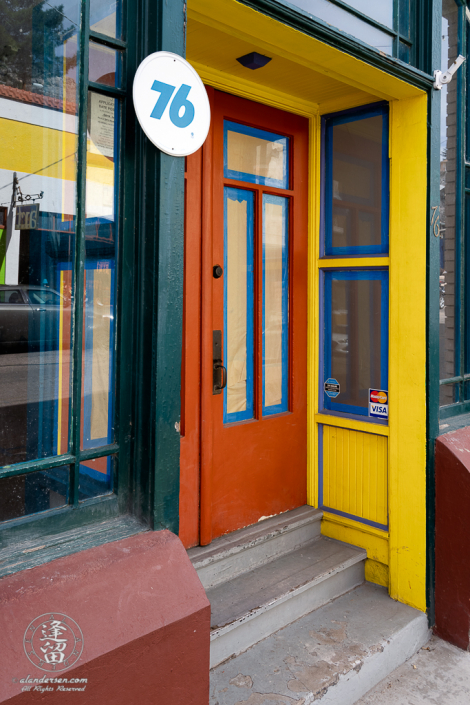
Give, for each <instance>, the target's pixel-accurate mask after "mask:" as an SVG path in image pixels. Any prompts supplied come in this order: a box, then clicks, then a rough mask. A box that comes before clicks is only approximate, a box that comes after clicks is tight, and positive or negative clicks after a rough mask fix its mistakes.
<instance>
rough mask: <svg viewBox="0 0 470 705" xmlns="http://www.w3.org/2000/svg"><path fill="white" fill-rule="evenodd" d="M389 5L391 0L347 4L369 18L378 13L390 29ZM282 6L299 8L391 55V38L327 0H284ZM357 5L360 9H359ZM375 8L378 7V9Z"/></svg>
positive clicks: (359, 1) (359, 0)
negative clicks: (289, 0)
mask: <svg viewBox="0 0 470 705" xmlns="http://www.w3.org/2000/svg"><path fill="white" fill-rule="evenodd" d="M391 3H392V0H385V1H383V2H370V1H369V0H351V2H349V3H348V4H349V5H351V6H352V7H356V9H358V10H361V12H364V14H365V15H368V16H369V17H372V16H373V14H379V13H380V16H381V17H383V18H384V19H385V18H387V21H386V22H384V24H385V25H389V26H390V27H391V26H392V25H391V20H390V9H389V5H390V4H391ZM284 4H285V5H290V6H291V7H296V8H300V9H301V10H304V11H305V12H306V13H307V14H309V15H310V16H312V17H318V18H319V19H320V20H323V21H324V22H327V23H328V24H331V25H333V27H336V28H337V29H340V30H342V31H343V32H346V33H347V34H350V35H351V36H353V37H356V39H360V40H361V41H362V42H365V43H366V44H370V46H373V47H375V48H376V49H379V51H383V52H384V53H385V54H390V55H391V54H392V52H393V38H392V37H391V36H390V35H389V34H387V33H386V32H383V31H382V30H380V29H377V28H376V27H373V26H372V25H370V24H369V23H368V22H364V20H361V19H360V18H359V17H356V16H355V15H352V14H351V13H350V12H348V11H347V10H344V9H343V8H341V7H338V5H334V4H333V3H332V2H329V1H328V0H292V1H291V2H288V1H287V0H284ZM359 4H360V5H361V7H359ZM377 6H380V7H379V8H378V7H377ZM363 8H365V9H363ZM389 23H390V24H389Z"/></svg>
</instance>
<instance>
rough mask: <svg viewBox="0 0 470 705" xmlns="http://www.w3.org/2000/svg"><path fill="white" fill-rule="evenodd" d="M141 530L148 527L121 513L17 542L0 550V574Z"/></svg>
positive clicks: (46, 561)
mask: <svg viewBox="0 0 470 705" xmlns="http://www.w3.org/2000/svg"><path fill="white" fill-rule="evenodd" d="M143 531H148V527H146V526H144V525H142V524H141V523H140V522H138V521H137V520H136V519H134V518H133V517H130V516H123V517H119V518H115V519H109V520H106V521H102V522H100V523H98V524H87V525H86V526H80V527H78V528H76V529H72V530H70V531H64V532H62V533H61V534H56V535H54V536H48V537H44V536H43V537H41V538H39V539H35V540H30V541H24V542H22V543H17V544H16V545H14V546H9V547H8V548H5V549H4V550H2V551H0V578H2V577H4V576H6V575H11V574H12V573H16V572H18V571H20V570H28V569H30V568H34V567H36V566H38V565H41V564H43V563H50V562H51V561H53V560H55V559H56V558H62V557H63V556H68V555H70V554H72V553H78V552H79V551H83V550H85V549H87V548H94V547H95V546H101V545H103V544H105V543H109V542H111V541H119V540H121V539H124V538H128V537H130V536H133V535H134V534H138V533H141V532H143Z"/></svg>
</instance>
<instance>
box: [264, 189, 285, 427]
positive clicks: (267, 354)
mask: <svg viewBox="0 0 470 705" xmlns="http://www.w3.org/2000/svg"><path fill="white" fill-rule="evenodd" d="M288 338H289V269H288V199H287V198H283V197H281V196H271V195H267V194H264V195H263V415H264V416H265V415H268V414H276V413H279V412H281V411H287V408H288V405H287V395H288V359H289V348H288V345H289V343H288Z"/></svg>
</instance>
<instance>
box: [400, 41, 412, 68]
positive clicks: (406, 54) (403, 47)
mask: <svg viewBox="0 0 470 705" xmlns="http://www.w3.org/2000/svg"><path fill="white" fill-rule="evenodd" d="M410 56H411V52H410V47H409V46H408V44H405V42H398V58H399V59H400V60H401V61H404V62H405V64H409V63H410Z"/></svg>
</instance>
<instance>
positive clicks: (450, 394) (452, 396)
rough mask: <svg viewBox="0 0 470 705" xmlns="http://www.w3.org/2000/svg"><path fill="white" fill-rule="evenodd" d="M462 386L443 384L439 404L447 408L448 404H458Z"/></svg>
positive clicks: (440, 388) (440, 389)
mask: <svg viewBox="0 0 470 705" xmlns="http://www.w3.org/2000/svg"><path fill="white" fill-rule="evenodd" d="M459 394H460V384H458V383H457V384H442V385H441V386H440V387H439V404H440V406H447V405H448V404H456V403H457V402H459V401H463V399H460V396H459Z"/></svg>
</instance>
